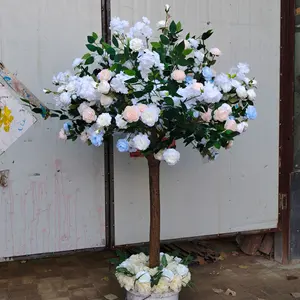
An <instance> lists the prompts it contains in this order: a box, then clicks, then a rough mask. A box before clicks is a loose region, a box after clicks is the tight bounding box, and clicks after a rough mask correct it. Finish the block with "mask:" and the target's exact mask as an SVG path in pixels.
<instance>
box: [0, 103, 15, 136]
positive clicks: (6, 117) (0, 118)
mask: <svg viewBox="0 0 300 300" xmlns="http://www.w3.org/2000/svg"><path fill="white" fill-rule="evenodd" d="M13 119H14V117H13V116H12V115H11V110H10V109H9V108H8V107H7V106H4V108H3V109H0V129H1V128H2V127H3V129H4V131H5V132H8V131H9V129H10V124H11V122H12V121H13Z"/></svg>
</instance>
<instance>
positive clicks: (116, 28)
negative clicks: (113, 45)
mask: <svg viewBox="0 0 300 300" xmlns="http://www.w3.org/2000/svg"><path fill="white" fill-rule="evenodd" d="M128 26H129V23H128V21H125V20H121V19H120V18H119V17H114V18H112V19H111V21H110V27H109V28H110V30H111V32H112V33H113V34H114V33H115V34H123V33H124V32H125V29H126V28H127V27H128Z"/></svg>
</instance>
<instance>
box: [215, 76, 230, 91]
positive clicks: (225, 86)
mask: <svg viewBox="0 0 300 300" xmlns="http://www.w3.org/2000/svg"><path fill="white" fill-rule="evenodd" d="M214 83H215V85H216V86H217V87H219V88H220V89H222V91H223V92H224V93H228V92H230V90H231V89H232V84H231V80H230V78H229V77H228V75H226V74H224V73H221V74H218V75H217V76H216V77H215V80H214Z"/></svg>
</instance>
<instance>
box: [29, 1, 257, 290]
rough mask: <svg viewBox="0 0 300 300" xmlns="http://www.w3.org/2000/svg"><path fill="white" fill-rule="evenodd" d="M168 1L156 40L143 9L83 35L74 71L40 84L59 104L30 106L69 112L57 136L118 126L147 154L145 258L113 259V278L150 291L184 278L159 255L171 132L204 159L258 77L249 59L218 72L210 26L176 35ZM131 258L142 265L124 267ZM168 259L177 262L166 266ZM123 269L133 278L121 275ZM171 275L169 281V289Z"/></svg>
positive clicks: (242, 112) (121, 146) (252, 114)
mask: <svg viewBox="0 0 300 300" xmlns="http://www.w3.org/2000/svg"><path fill="white" fill-rule="evenodd" d="M169 9H170V7H169V6H168V5H167V6H166V7H165V11H166V19H165V20H163V21H160V22H158V24H157V29H158V31H159V38H158V39H157V40H153V38H152V34H153V31H152V29H151V27H150V21H149V20H148V19H147V18H146V17H143V18H142V20H141V21H139V22H137V23H136V24H135V25H134V26H133V27H131V28H129V29H128V27H129V23H128V22H127V21H124V20H121V19H120V18H113V19H112V21H111V24H110V29H111V32H112V43H111V44H107V43H106V42H105V41H104V40H103V39H102V38H99V37H98V35H97V34H96V33H93V34H92V35H90V36H88V38H87V41H88V43H87V44H86V47H87V49H88V50H89V52H88V53H86V54H85V55H83V56H82V58H77V59H75V60H74V62H73V68H74V73H71V72H69V71H67V72H64V73H59V74H58V75H57V76H55V77H54V78H53V83H54V84H55V85H56V86H57V90H56V91H50V90H48V89H46V90H44V91H45V93H47V94H48V93H52V94H53V95H54V100H55V103H56V106H57V107H58V109H57V110H52V111H46V112H45V111H43V110H42V109H41V108H39V107H34V108H33V110H34V111H35V112H37V113H41V114H43V115H44V116H45V117H46V118H47V117H49V116H50V117H59V118H60V119H61V120H67V122H66V123H65V124H64V126H63V128H62V129H61V130H60V132H59V137H60V138H61V139H63V140H72V141H75V140H76V139H77V138H78V137H79V138H80V140H81V141H83V142H84V143H87V144H89V145H93V146H95V147H99V146H101V145H102V144H103V142H104V141H105V140H107V139H108V138H109V137H111V136H115V137H117V136H119V134H123V135H124V137H122V138H119V139H118V141H117V143H116V145H117V148H118V150H119V151H120V152H136V151H139V152H140V153H141V154H142V155H143V156H144V157H145V158H146V159H147V162H148V167H149V188H150V213H151V217H150V250H149V254H150V257H149V261H148V258H145V257H144V256H142V257H140V258H139V260H138V261H139V262H136V261H137V259H136V257H134V258H132V260H130V259H129V260H128V261H126V262H125V263H123V265H122V264H121V265H120V266H119V267H118V268H117V273H118V272H119V273H118V274H119V275H122V276H123V279H120V276H119V281H120V282H122V280H123V281H124V280H125V281H126V278H127V281H126V283H124V282H123V283H122V285H123V286H125V287H126V289H127V290H130V289H134V285H135V282H136V280H138V281H142V279H143V280H144V281H142V282H143V283H145V282H147V283H149V282H151V288H152V292H153V288H155V286H159V283H160V280H161V279H162V277H168V278H169V279H170V277H172V278H173V279H172V280H174V276H175V277H176V276H181V277H180V280H179V279H178V277H177V281H178V282H180V283H179V284H173V287H174V286H176V289H177V288H178V289H180V288H181V285H185V284H186V283H187V282H186V281H187V279H184V278H190V275H189V276H188V273H186V272H183V270H185V269H184V268H183V266H182V263H181V262H180V260H179V259H178V258H176V257H173V258H172V257H169V256H168V257H166V256H161V255H160V187H159V182H160V179H159V175H160V163H161V162H162V161H164V162H166V163H167V164H168V165H170V166H173V165H175V164H176V163H177V162H178V161H179V159H180V153H179V152H178V151H177V150H176V145H175V143H174V141H176V140H181V141H182V142H183V143H184V144H185V145H186V146H188V145H190V144H191V145H192V147H194V148H195V149H196V150H198V151H199V152H200V154H201V155H202V156H203V157H207V158H209V159H210V160H212V159H215V157H216V155H217V154H218V152H219V150H220V149H221V148H225V149H228V148H230V147H231V146H232V143H233V140H234V138H235V137H236V136H238V135H240V134H242V133H243V132H244V131H245V130H246V129H247V128H248V120H249V119H255V118H256V109H255V107H254V103H253V102H254V100H255V98H256V93H255V88H256V84H257V82H256V81H255V80H254V79H249V78H248V77H247V74H248V73H249V66H248V64H246V63H239V64H238V65H237V67H235V68H233V69H231V70H230V72H229V73H226V74H225V73H219V74H216V72H215V71H214V70H213V69H212V66H213V65H214V64H215V63H216V60H217V58H219V56H221V51H220V50H219V49H218V48H210V49H208V48H207V47H206V44H205V42H206V40H207V39H208V38H209V37H210V36H211V35H212V33H213V32H212V30H209V31H207V32H205V33H203V34H201V35H200V36H198V35H191V34H187V35H186V36H185V37H181V33H182V31H183V29H182V27H181V23H180V22H175V21H173V20H171V17H170V15H169ZM132 261H135V262H136V265H139V266H141V267H140V268H138V269H136V268H133V269H130V270H129V267H128V266H129V265H132V264H134V262H132ZM141 261H143V263H141ZM170 264H173V266H174V265H175V266H176V270H177V271H174V268H173V269H172V268H171V269H170V268H169V269H168V265H170ZM178 266H179V267H178ZM177 267H178V268H177ZM145 268H146V269H145ZM153 270H155V271H153ZM178 270H181V271H178ZM148 271H149V272H148ZM141 272H142V273H141ZM170 272H171V273H172V274H173V275H171V274H170ZM174 274H175V275H174ZM124 276H125V277H126V278H125V279H124ZM131 277H133V278H135V280H134V281H133V280H129V281H128V278H131ZM145 280H146V281H145ZM172 280H171V279H170V284H169V286H168V288H167V290H168V289H172V288H171V286H172V284H171V282H172ZM184 282H185V283H184ZM149 284H150V283H149ZM162 290H163V291H167V290H165V289H162ZM162 290H161V291H162ZM173 290H174V289H173ZM139 291H140V292H144V293H145V290H144V289H143V290H142V291H141V289H140V290H139ZM150 291H151V290H150ZM148 292H149V290H148Z"/></svg>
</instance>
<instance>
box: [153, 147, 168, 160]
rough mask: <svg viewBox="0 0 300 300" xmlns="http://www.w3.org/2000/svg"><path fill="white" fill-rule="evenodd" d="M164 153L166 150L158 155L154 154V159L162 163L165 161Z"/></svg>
mask: <svg viewBox="0 0 300 300" xmlns="http://www.w3.org/2000/svg"><path fill="white" fill-rule="evenodd" d="M164 151H165V149H164V150H160V151H158V152H157V153H154V158H155V159H157V160H160V161H162V160H163V159H164V158H163V154H164Z"/></svg>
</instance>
